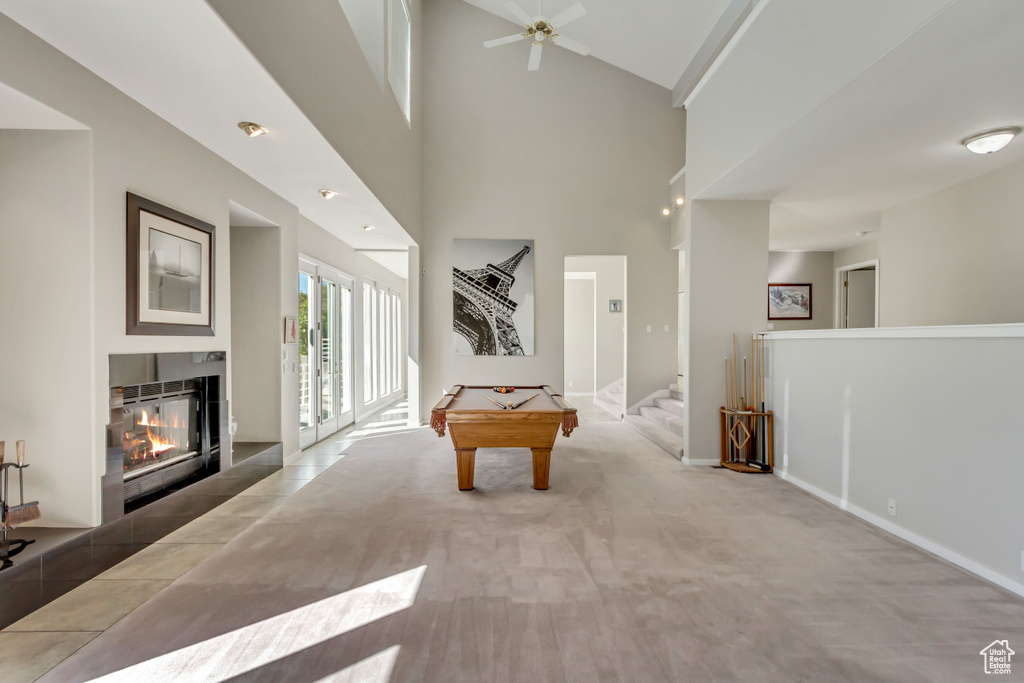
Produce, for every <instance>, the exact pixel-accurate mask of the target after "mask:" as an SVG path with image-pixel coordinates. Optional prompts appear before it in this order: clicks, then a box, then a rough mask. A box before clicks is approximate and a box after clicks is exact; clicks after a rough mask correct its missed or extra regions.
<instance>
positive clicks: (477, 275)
mask: <svg viewBox="0 0 1024 683" xmlns="http://www.w3.org/2000/svg"><path fill="white" fill-rule="evenodd" d="M452 264H453V267H452V297H453V306H454V310H453V328H452V329H453V333H454V334H453V340H454V344H455V353H456V354H458V355H474V356H532V355H533V305H534V298H533V240H454V243H453V246H452Z"/></svg>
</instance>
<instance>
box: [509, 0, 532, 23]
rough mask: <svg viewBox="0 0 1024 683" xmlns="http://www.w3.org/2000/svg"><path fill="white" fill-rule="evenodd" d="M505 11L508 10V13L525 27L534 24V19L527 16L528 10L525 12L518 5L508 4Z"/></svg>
mask: <svg viewBox="0 0 1024 683" xmlns="http://www.w3.org/2000/svg"><path fill="white" fill-rule="evenodd" d="M505 9H507V10H508V13H509V14H511V15H512V16H514V17H515V18H516V21H518V22H519V23H520V24H522V25H523V26H529V25H530V24H532V23H533V17H531V16H530V15H529V14H527V13H526V10H524V9H523V8H522V7H520V6H519V5H517V4H516V3H514V2H506V3H505Z"/></svg>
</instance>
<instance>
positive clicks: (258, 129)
mask: <svg viewBox="0 0 1024 683" xmlns="http://www.w3.org/2000/svg"><path fill="white" fill-rule="evenodd" d="M238 127H239V128H241V129H242V132H243V133H245V134H246V135H248V136H249V137H251V138H255V137H259V136H260V135H266V134H267V133H269V132H270V131H269V130H267V129H266V128H264V127H263V126H261V125H260V124H258V123H253V122H252V121H239V122H238Z"/></svg>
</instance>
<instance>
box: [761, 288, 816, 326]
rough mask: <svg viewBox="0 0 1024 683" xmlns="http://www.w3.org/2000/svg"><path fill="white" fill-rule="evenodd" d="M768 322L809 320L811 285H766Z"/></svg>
mask: <svg viewBox="0 0 1024 683" xmlns="http://www.w3.org/2000/svg"><path fill="white" fill-rule="evenodd" d="M768 319H769V320H810V319H811V285H810V284H792V283H781V282H772V283H769V284H768Z"/></svg>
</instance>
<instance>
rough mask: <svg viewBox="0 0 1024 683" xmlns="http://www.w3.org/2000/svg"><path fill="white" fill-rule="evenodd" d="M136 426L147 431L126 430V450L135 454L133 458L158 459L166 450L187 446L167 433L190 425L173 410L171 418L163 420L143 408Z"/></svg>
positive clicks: (137, 459)
mask: <svg viewBox="0 0 1024 683" xmlns="http://www.w3.org/2000/svg"><path fill="white" fill-rule="evenodd" d="M136 426H137V427H139V428H140V431H141V428H143V427H144V428H145V429H146V433H145V435H144V436H143V435H142V434H141V433H139V432H135V433H129V432H125V435H124V450H125V453H126V454H127V453H131V454H133V455H132V456H131V460H134V461H139V460H152V459H157V458H158V456H159V455H160V454H161V453H163V452H165V451H169V450H170V449H172V448H177V447H178V446H187V444H178V443H176V442H175V441H174V440H173V439H172V438H171V437H170V436H169V435H168V434H167V433H166V431H167V430H168V429H181V428H185V427H187V426H188V425H187V424H185V423H184V420H182V419H181V417H180V416H179V415H178V414H176V413H173V412H172V413H171V414H170V416H169V419H167V420H162V419H160V418H159V417H158V416H156V415H153V416H150V414H149V413H148V412H147V411H145V410H143V411H142V418H141V419H140V420H139V421H138V422H137V423H136Z"/></svg>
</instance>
